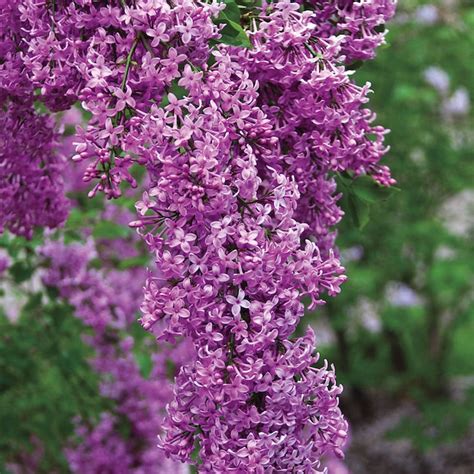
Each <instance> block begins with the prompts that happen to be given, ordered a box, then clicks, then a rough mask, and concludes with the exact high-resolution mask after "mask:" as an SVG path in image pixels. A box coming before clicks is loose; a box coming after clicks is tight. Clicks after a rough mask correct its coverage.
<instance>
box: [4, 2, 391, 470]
mask: <svg viewBox="0 0 474 474" xmlns="http://www.w3.org/2000/svg"><path fill="white" fill-rule="evenodd" d="M3 3H5V2H3ZM394 3H395V1H394V0H374V1H367V0H361V1H353V0H331V1H324V2H323V1H317V0H311V1H291V0H282V1H276V2H272V3H266V2H263V5H262V7H256V6H255V7H253V6H249V5H248V3H242V5H241V7H242V8H240V10H241V12H240V15H241V16H240V18H241V24H242V25H244V26H245V29H246V32H247V34H248V37H249V39H250V43H251V45H252V46H251V47H250V48H243V47H237V46H230V45H227V44H222V42H220V35H221V33H220V31H221V28H222V27H221V26H219V22H220V20H219V18H221V16H220V15H221V14H222V11H223V9H224V8H225V7H226V3H224V2H218V1H216V0H213V1H210V2H207V3H205V2H202V3H201V2H197V1H194V0H178V1H175V2H168V1H165V0H136V1H134V2H130V1H125V0H121V1H116V2H113V1H92V0H76V1H74V2H64V1H60V0H56V1H55V0H53V1H51V2H46V3H45V2H36V1H33V0H21V1H15V2H8V5H9V6H8V7H7V8H5V13H2V15H3V17H2V21H4V22H6V24H7V27H5V30H4V31H3V30H2V31H1V32H2V41H3V43H1V44H2V46H1V47H0V58H1V59H2V60H1V61H0V99H2V98H4V97H5V98H4V100H5V101H6V104H7V106H8V107H10V106H9V105H8V104H10V103H14V102H15V100H16V99H15V98H16V96H17V95H22V94H26V92H28V93H29V94H30V98H29V99H28V100H29V101H30V102H31V101H32V100H33V99H36V100H38V101H41V102H42V103H43V104H44V105H46V106H47V107H48V108H49V109H50V110H51V111H54V112H56V111H62V110H66V109H68V108H70V107H71V105H72V104H74V103H75V102H76V101H78V100H79V101H81V103H82V106H83V107H84V109H86V110H87V111H88V112H90V114H91V116H92V118H91V119H90V121H89V123H88V125H87V127H85V128H84V129H79V130H78V133H77V136H76V144H75V149H76V151H75V156H74V159H75V160H76V161H82V162H86V163H87V169H86V172H85V176H84V179H85V180H86V181H92V180H93V181H95V185H94V187H93V189H92V190H91V194H92V195H93V194H95V193H97V192H99V191H100V192H103V193H105V195H106V196H107V197H108V198H117V197H119V196H120V195H121V192H122V190H123V187H124V183H128V184H129V185H130V186H132V187H136V186H137V185H138V183H137V179H136V177H134V172H133V171H134V168H135V167H136V166H137V165H138V166H141V167H144V168H145V169H146V170H147V178H146V180H145V181H144V182H143V183H141V185H142V186H144V187H145V188H146V189H145V191H144V193H143V198H142V200H141V201H139V202H138V203H137V206H136V207H137V212H138V218H137V220H135V221H134V222H133V223H132V226H134V227H136V228H137V229H138V232H139V233H140V235H142V237H143V239H144V241H145V242H146V244H147V245H148V247H149V249H150V252H151V253H152V255H153V256H154V258H155V260H156V265H157V270H156V272H155V273H153V274H151V275H149V277H148V279H147V281H146V285H145V296H144V302H143V304H142V308H141V309H142V319H141V321H142V324H143V326H144V327H145V329H147V330H150V331H152V332H153V333H154V334H155V335H156V336H157V338H158V339H159V340H161V341H165V342H170V343H173V342H174V341H175V340H177V339H180V338H183V337H186V338H187V339H188V340H190V341H191V344H192V347H193V348H194V356H193V357H191V358H189V359H188V360H186V361H184V362H185V363H183V365H182V366H181V368H180V370H179V373H178V375H177V377H176V379H175V386H174V395H173V397H172V400H171V402H170V403H169V405H168V407H167V417H166V420H165V422H164V424H163V425H162V426H156V427H155V428H156V433H158V432H159V431H160V432H161V433H162V436H161V439H160V446H161V448H162V449H163V450H164V452H165V453H166V455H167V456H168V457H171V458H172V460H174V461H181V462H188V463H196V464H199V472H202V473H215V472H241V473H244V472H256V473H259V472H261V473H263V472H315V471H316V470H318V469H319V468H320V467H321V466H320V458H321V457H322V456H324V455H331V454H336V455H338V456H342V450H341V446H343V444H344V440H345V438H346V435H347V423H346V421H345V419H344V418H343V416H342V414H341V411H340V409H339V406H338V396H339V394H340V392H341V387H340V386H338V385H337V384H336V381H335V375H334V370H333V368H332V367H329V366H328V365H327V363H324V364H322V366H319V367H315V363H316V362H317V360H318V356H317V355H315V353H314V350H315V336H314V334H313V332H312V331H310V330H308V331H307V332H306V334H305V335H304V336H302V337H294V336H293V334H294V333H295V330H296V329H297V326H298V324H299V322H300V320H301V318H302V316H303V313H304V305H303V303H302V300H303V298H306V299H307V300H308V301H309V302H310V304H309V306H310V308H315V307H316V306H318V305H320V304H322V303H323V299H322V297H323V295H324V294H328V295H330V296H334V295H337V293H338V292H339V291H340V285H341V283H342V282H343V281H344V280H345V276H344V275H343V272H344V269H343V268H342V266H341V265H340V262H339V259H338V257H337V250H336V248H335V243H334V240H335V232H334V230H333V228H334V226H335V225H336V224H337V223H338V222H339V221H340V219H341V217H342V214H343V213H342V211H341V210H340V208H339V207H338V203H337V201H338V199H339V197H340V195H339V194H338V191H337V189H336V181H335V175H336V173H341V172H348V173H350V174H352V175H353V176H354V177H357V176H359V175H371V176H372V177H373V178H374V180H375V181H377V182H378V183H380V185H384V186H387V185H390V184H392V182H393V180H392V178H391V177H390V173H389V170H388V169H387V168H386V167H385V166H381V165H380V164H379V161H380V159H381V157H382V155H383V154H384V153H385V152H386V147H385V146H384V144H383V139H384V134H385V133H386V131H385V130H384V129H383V128H382V127H380V126H376V125H373V121H374V118H375V116H374V114H373V113H372V112H371V111H370V110H369V109H368V108H366V103H367V102H368V97H367V96H368V93H369V92H370V88H369V87H370V85H369V84H367V85H365V86H363V87H359V86H357V85H356V84H355V83H354V82H352V81H351V78H350V76H351V70H350V67H351V64H353V63H354V62H355V61H358V60H365V59H369V58H371V57H373V54H374V49H375V47H377V46H378V45H379V44H381V43H382V42H383V38H384V32H383V25H384V23H385V21H386V20H387V19H388V18H389V17H390V16H391V15H392V14H393V11H394ZM0 5H3V4H2V2H1V0H0ZM8 22H10V23H11V26H8ZM4 44H5V45H6V46H3V45H4ZM15 81H18V86H17V87H18V88H19V92H18V93H16V92H10V90H11V89H12V90H13V91H15V86H14V84H15ZM23 89H25V91H26V92H24V91H23ZM7 106H5V107H7ZM8 110H9V109H8ZM134 165H135V166H134ZM66 271H73V270H66ZM88 278H89V277H88ZM93 279H95V282H94V283H93V284H92V285H89V286H88V288H89V290H90V291H92V292H93V291H98V290H97V288H100V278H98V277H94V278H93ZM57 283H58V282H57ZM64 291H67V289H66V290H64ZM77 295H78V294H77ZM78 297H79V298H80V296H78ZM110 297H111V298H112V300H113V298H114V295H111V296H110ZM88 298H92V299H93V300H94V301H95V299H99V300H100V298H99V297H98V296H97V295H94V294H91V295H90V297H88ZM77 310H78V311H79V310H80V308H79V307H78V309H77ZM94 314H95V315H96V316H94ZM89 317H91V318H94V317H96V318H97V317H99V319H98V320H97V321H95V322H94V321H90V322H88V324H91V325H92V326H93V327H94V328H95V324H96V323H97V324H99V325H100V324H103V323H100V321H101V319H102V317H104V318H105V320H107V318H108V316H107V315H104V314H103V312H97V311H94V312H93V314H92V313H91V314H88V315H84V316H83V319H84V320H85V321H88V318H89ZM96 329H97V330H98V336H97V337H99V338H100V337H102V333H101V329H100V328H96ZM102 332H103V331H102ZM129 349H130V348H128V347H123V348H122V350H123V351H125V352H126V351H127V350H129ZM110 350H112V349H110ZM114 350H115V349H114ZM105 357H107V355H106V354H105ZM98 360H99V361H100V352H99V355H98ZM103 364H105V362H100V363H99V367H100V366H102V365H103ZM105 365H106V364H105ZM107 370H108V369H107ZM121 370H124V371H125V369H121ZM116 375H117V377H118V376H119V374H118V373H117V374H116ZM134 396H137V397H138V396H139V393H136V394H135V395H134ZM147 400H148V398H147ZM149 409H153V407H149ZM112 424H113V423H112ZM110 425H111V421H110V420H109V419H104V421H103V423H102V424H101V426H100V428H98V429H100V432H101V433H103V432H110V430H111V428H110ZM155 428H154V429H155ZM196 447H198V450H197V451H198V452H197V454H196V449H195V448H196ZM114 449H118V448H116V447H114ZM114 452H116V451H114ZM79 458H80V456H79V457H78V458H77V460H76V461H75V462H77V464H78V465H80V461H79V460H78V459H79ZM79 470H81V469H80V468H79ZM117 472H119V471H117ZM143 472H148V471H143Z"/></svg>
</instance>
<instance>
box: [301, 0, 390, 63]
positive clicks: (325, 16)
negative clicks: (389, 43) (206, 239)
mask: <svg viewBox="0 0 474 474" xmlns="http://www.w3.org/2000/svg"><path fill="white" fill-rule="evenodd" d="M302 3H303V4H304V0H303V2H302ZM308 3H309V4H310V5H312V6H313V7H314V9H315V10H316V11H317V14H316V16H315V19H314V20H313V21H314V23H315V24H316V27H317V34H318V36H319V37H324V38H328V37H331V36H338V35H341V36H342V43H343V44H342V52H343V54H344V56H345V62H346V63H348V64H351V63H353V62H355V61H364V60H367V59H372V58H373V57H374V56H375V49H376V48H377V47H379V46H380V45H381V44H383V43H384V40H385V34H386V30H385V23H386V22H387V21H388V20H389V19H390V18H392V16H393V15H394V14H395V7H396V3H397V1H396V0H375V1H373V0H359V1H354V0H329V1H324V0H323V1H322V0H308Z"/></svg>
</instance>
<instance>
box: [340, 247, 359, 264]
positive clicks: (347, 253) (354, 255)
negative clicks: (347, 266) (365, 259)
mask: <svg viewBox="0 0 474 474" xmlns="http://www.w3.org/2000/svg"><path fill="white" fill-rule="evenodd" d="M363 255H364V248H363V247H362V245H354V246H353V247H349V248H347V249H344V250H341V262H342V263H343V264H344V263H348V262H357V261H359V260H360V259H361V258H362V256H363Z"/></svg>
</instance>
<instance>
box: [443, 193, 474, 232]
mask: <svg viewBox="0 0 474 474" xmlns="http://www.w3.org/2000/svg"><path fill="white" fill-rule="evenodd" d="M440 217H441V219H442V221H443V223H444V225H445V227H446V228H447V229H448V230H449V231H450V232H451V233H452V234H454V235H457V236H459V237H468V236H469V235H470V234H471V233H473V232H474V189H465V190H464V191H461V192H460V193H458V194H455V195H454V196H452V197H451V198H449V199H447V200H446V201H445V202H444V204H443V205H442V207H441V209H440Z"/></svg>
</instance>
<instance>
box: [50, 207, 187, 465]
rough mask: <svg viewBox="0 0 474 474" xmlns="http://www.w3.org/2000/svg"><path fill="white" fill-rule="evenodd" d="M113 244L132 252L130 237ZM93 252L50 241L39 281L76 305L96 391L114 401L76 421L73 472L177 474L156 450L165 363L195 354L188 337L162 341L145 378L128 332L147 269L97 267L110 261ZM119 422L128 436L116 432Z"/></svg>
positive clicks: (168, 388) (168, 383) (167, 388)
mask: <svg viewBox="0 0 474 474" xmlns="http://www.w3.org/2000/svg"><path fill="white" fill-rule="evenodd" d="M109 213H110V212H109ZM115 214H116V213H115ZM117 243H120V244H121V245H120V247H121V248H120V250H121V251H122V252H123V251H125V252H127V251H128V252H129V253H131V252H133V246H131V245H130V243H129V242H127V241H125V240H118V241H115V244H116V245H117ZM109 244H110V243H109ZM106 247H109V245H107V246H106ZM117 250H118V249H117ZM97 252H98V251H97V250H96V248H95V246H94V244H93V243H92V241H89V242H88V243H87V245H85V246H84V245H82V244H70V245H65V244H64V243H63V242H61V241H51V242H49V243H47V244H46V245H45V246H44V247H43V248H42V249H41V256H42V258H43V260H44V266H45V267H46V269H45V270H44V271H43V275H42V280H43V283H44V284H45V285H46V286H48V287H50V288H55V289H56V290H57V291H58V292H59V296H60V297H61V298H62V299H63V300H65V301H67V302H68V303H69V304H70V305H71V306H73V308H74V314H75V315H76V317H78V318H79V319H81V320H82V321H83V322H84V324H85V325H86V327H87V328H89V329H92V331H91V332H90V334H89V335H87V336H86V337H85V341H86V342H87V343H88V344H89V345H90V346H91V347H92V348H93V349H94V357H93V359H92V360H91V364H92V366H93V368H94V370H95V371H96V372H97V373H98V374H99V376H100V380H101V384H100V394H101V395H102V396H103V397H106V398H108V399H111V400H113V401H114V403H115V408H114V410H113V411H112V412H111V411H107V412H104V413H102V415H101V418H100V420H99V422H98V423H97V424H96V425H90V420H77V428H76V437H75V439H72V440H69V443H68V444H69V445H68V446H67V448H66V449H65V454H66V457H67V460H68V463H69V467H70V469H71V471H72V472H77V473H83V472H89V473H94V474H99V473H103V472H111V473H114V474H129V473H134V474H152V473H156V472H160V473H163V474H166V473H169V474H179V473H180V472H184V470H183V469H184V466H183V465H181V464H177V463H173V462H172V461H169V460H167V459H165V458H164V457H163V456H162V454H161V453H160V452H159V451H158V450H157V449H156V436H157V433H159V432H160V430H161V424H162V422H163V416H164V409H165V406H166V404H167V403H168V401H169V400H170V398H171V395H172V380H170V379H169V375H170V374H168V371H169V369H168V367H169V365H170V364H172V366H173V367H175V368H179V367H180V366H181V364H182V363H183V361H184V360H188V359H189V358H192V351H191V346H190V344H188V343H186V341H181V343H180V344H177V345H175V346H163V347H162V348H161V350H160V352H158V353H156V354H155V355H154V356H153V358H152V361H151V372H150V374H147V376H145V375H144V374H143V373H142V372H141V370H140V367H139V365H138V363H137V360H136V359H135V355H134V352H133V346H134V340H133V338H132V337H131V336H130V335H128V334H129V333H130V331H131V327H132V325H133V324H135V323H136V319H135V314H136V311H137V301H138V300H139V299H140V295H141V291H142V285H143V281H144V280H145V276H146V272H145V271H144V269H142V268H137V267H132V268H130V269H128V270H126V271H117V270H114V269H112V268H110V269H108V270H107V269H102V270H95V269H93V268H91V261H92V260H93V259H94V258H97V257H100V258H102V260H103V261H104V260H105V261H107V258H108V256H107V255H102V254H98V253H97ZM105 267H107V265H105ZM124 421H125V423H126V424H127V426H128V430H129V436H127V437H123V436H122V435H121V434H120V431H121V430H120V428H119V426H120V424H121V423H122V424H123V423H124Z"/></svg>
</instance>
